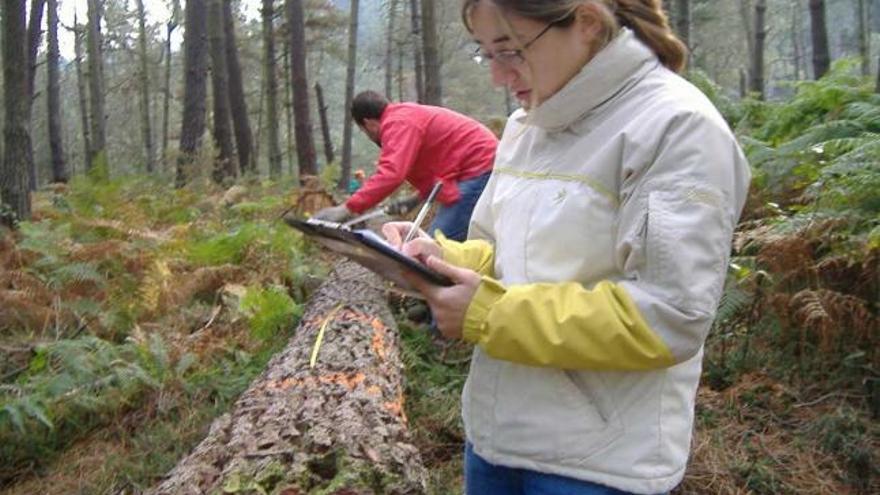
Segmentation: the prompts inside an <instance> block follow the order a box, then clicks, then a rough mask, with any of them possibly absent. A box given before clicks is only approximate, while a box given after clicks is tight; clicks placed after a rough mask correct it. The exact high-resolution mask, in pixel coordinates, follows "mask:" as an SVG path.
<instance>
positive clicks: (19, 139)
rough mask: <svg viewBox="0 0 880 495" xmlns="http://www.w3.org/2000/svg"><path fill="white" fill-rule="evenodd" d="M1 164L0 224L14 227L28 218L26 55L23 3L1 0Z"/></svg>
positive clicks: (29, 139)
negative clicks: (2, 116) (2, 115)
mask: <svg viewBox="0 0 880 495" xmlns="http://www.w3.org/2000/svg"><path fill="white" fill-rule="evenodd" d="M0 17H2V19H0V21H2V26H3V32H2V36H3V37H2V46H3V110H4V129H3V161H2V168H0V224H3V225H6V226H8V227H14V226H15V223H16V222H17V221H21V220H29V219H30V216H31V198H30V188H29V187H28V171H29V170H30V167H31V164H30V162H31V160H32V157H31V156H30V149H31V138H30V133H29V132H28V122H27V117H28V113H29V112H28V107H29V106H30V101H29V99H28V70H29V69H28V67H29V66H28V52H27V42H26V41H27V40H26V37H27V34H26V31H25V0H3V11H2V16H0Z"/></svg>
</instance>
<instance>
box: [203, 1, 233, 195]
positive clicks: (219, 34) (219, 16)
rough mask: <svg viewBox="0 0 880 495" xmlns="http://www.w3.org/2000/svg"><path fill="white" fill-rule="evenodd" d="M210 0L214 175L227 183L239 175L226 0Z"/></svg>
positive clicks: (209, 31) (222, 182)
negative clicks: (230, 92) (232, 110)
mask: <svg viewBox="0 0 880 495" xmlns="http://www.w3.org/2000/svg"><path fill="white" fill-rule="evenodd" d="M224 1H225V0H210V3H209V4H208V44H209V46H210V53H211V88H212V90H213V91H212V93H211V94H212V95H213V101H214V144H215V145H216V147H217V150H216V151H217V157H216V158H215V159H214V171H213V173H212V175H211V177H212V178H213V179H214V182H216V183H217V184H225V183H227V181H229V180H232V179H234V178H235V177H236V176H237V175H238V174H237V173H236V172H237V171H238V167H236V164H235V148H234V147H233V144H232V139H233V137H232V116H231V114H230V110H229V81H228V80H227V75H228V74H229V71H228V68H227V67H226V41H225V36H224V21H223V3H224Z"/></svg>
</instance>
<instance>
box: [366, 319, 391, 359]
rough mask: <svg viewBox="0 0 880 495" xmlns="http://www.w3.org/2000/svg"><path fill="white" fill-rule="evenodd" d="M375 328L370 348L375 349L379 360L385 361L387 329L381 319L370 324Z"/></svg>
mask: <svg viewBox="0 0 880 495" xmlns="http://www.w3.org/2000/svg"><path fill="white" fill-rule="evenodd" d="M370 324H371V325H372V326H373V340H372V344H371V345H370V347H371V348H372V349H373V352H375V353H376V355H377V356H379V359H381V360H383V361H384V360H385V333H386V332H387V330H388V329H387V327H386V326H385V324H384V323H382V320H380V319H379V318H373V321H372V322H371V323H370Z"/></svg>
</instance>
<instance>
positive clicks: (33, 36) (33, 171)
mask: <svg viewBox="0 0 880 495" xmlns="http://www.w3.org/2000/svg"><path fill="white" fill-rule="evenodd" d="M45 5H46V1H45V0H31V14H30V16H29V17H28V32H27V37H28V59H27V64H28V92H27V96H28V107H27V116H26V122H27V125H28V132H30V126H31V116H32V115H33V105H34V99H35V98H36V96H35V95H36V93H35V89H34V88H35V84H36V79H37V65H38V64H37V52H38V51H39V48H40V39H41V38H42V36H43V7H44V6H45ZM30 146H31V150H30V151H29V152H28V154H29V155H30V156H32V157H33V155H34V152H33V146H32V145H30ZM28 182H29V186H30V188H31V191H36V190H37V165H36V162H34V160H31V163H30V169H29V170H28Z"/></svg>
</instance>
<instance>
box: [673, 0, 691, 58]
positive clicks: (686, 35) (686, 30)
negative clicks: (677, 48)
mask: <svg viewBox="0 0 880 495" xmlns="http://www.w3.org/2000/svg"><path fill="white" fill-rule="evenodd" d="M675 30H676V31H677V34H678V37H679V38H680V39H681V41H683V42H684V44H685V45H687V46H688V47H690V46H691V1H690V0H677V5H676V14H675Z"/></svg>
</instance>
